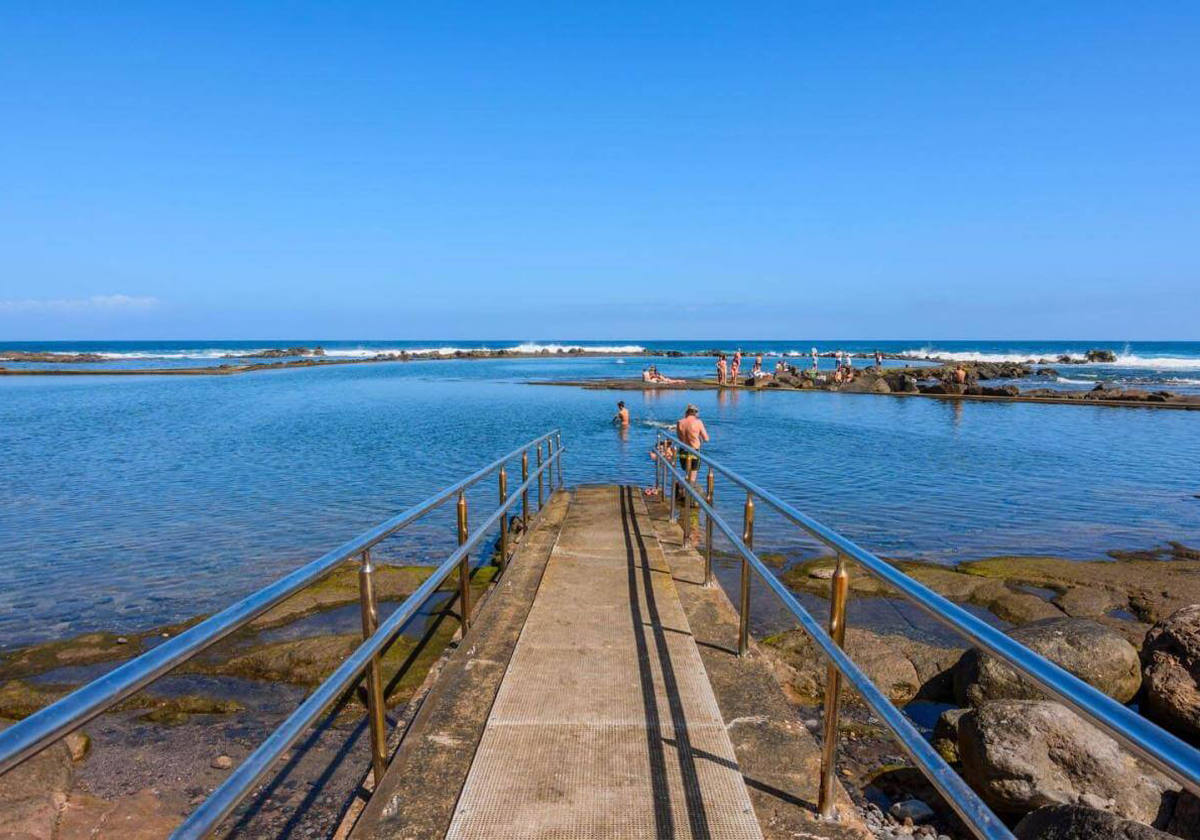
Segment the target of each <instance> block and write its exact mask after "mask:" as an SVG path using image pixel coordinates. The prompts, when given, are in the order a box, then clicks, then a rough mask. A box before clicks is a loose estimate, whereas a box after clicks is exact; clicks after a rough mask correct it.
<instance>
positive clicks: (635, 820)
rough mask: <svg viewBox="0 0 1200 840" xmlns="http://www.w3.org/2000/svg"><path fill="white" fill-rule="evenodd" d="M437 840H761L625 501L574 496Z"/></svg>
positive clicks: (654, 554)
mask: <svg viewBox="0 0 1200 840" xmlns="http://www.w3.org/2000/svg"><path fill="white" fill-rule="evenodd" d="M447 836H448V837H450V838H455V840H459V838H462V840H466V839H467V838H480V840H483V839H484V838H486V840H494V838H510V837H529V838H562V840H568V838H596V840H599V839H600V838H629V837H647V838H655V837H657V838H668V837H679V838H688V837H706V838H713V840H725V838H728V839H729V840H735V839H736V838H759V837H761V836H762V834H761V833H760V831H759V826H758V822H757V820H756V819H755V815H754V811H753V808H752V807H751V804H750V798H749V796H748V795H747V791H746V786H745V783H744V781H743V779H742V775H741V773H740V772H739V770H738V765H737V759H736V757H735V754H734V750H733V746H732V744H731V743H730V740H729V735H728V734H727V732H726V729H725V724H724V722H723V721H722V718H721V713H720V710H719V709H718V707H717V702H716V699H715V698H714V696H713V691H712V688H711V687H710V685H709V681H708V676H707V674H706V673H705V670H704V664H703V662H702V661H701V659H700V655H699V652H698V650H697V648H696V642H695V640H694V639H693V638H692V635H691V631H690V629H689V627H688V621H687V617H686V616H685V614H684V611H683V609H682V608H681V606H680V602H679V597H678V594H677V592H676V589H675V584H674V582H673V581H672V579H671V572H670V568H669V566H668V565H667V563H666V560H665V559H664V557H663V553H662V549H661V548H660V546H659V543H658V540H657V538H656V537H655V532H654V528H653V526H652V524H651V522H650V520H649V517H648V515H647V513H646V508H645V505H644V504H643V502H642V499H641V497H640V495H639V494H638V493H637V492H636V490H630V489H628V488H619V487H613V486H606V487H582V488H579V489H578V490H577V491H576V492H575V496H574V499H573V500H572V502H571V506H570V509H569V510H568V511H567V516H566V520H565V521H564V523H563V527H562V531H561V533H560V534H559V537H558V541H557V543H556V544H555V546H554V549H553V551H552V553H551V555H550V560H549V563H548V564H547V566H546V570H545V573H544V575H543V577H542V581H541V585H540V587H539V589H538V593H537V598H536V600H535V601H534V604H533V607H532V609H531V610H530V612H529V616H528V618H527V619H526V621H525V625H524V628H523V629H522V631H521V635H520V638H519V640H518V642H517V646H516V649H515V650H514V652H513V655H512V659H511V661H510V663H509V666H508V670H507V671H506V672H505V674H504V678H503V681H502V682H501V684H500V689H499V691H498V693H497V695H496V699H495V703H494V704H493V706H492V709H491V713H490V715H489V717H488V720H487V724H486V727H485V729H484V732H483V738H482V740H481V741H480V744H479V748H478V750H477V751H476V753H475V758H474V762H473V763H472V765H471V769H470V772H469V774H468V776H467V780H466V784H465V785H464V787H463V790H462V794H461V796H460V797H459V800H458V804H457V807H456V809H455V812H454V817H453V820H452V822H451V825H450V830H449V832H448V834H447Z"/></svg>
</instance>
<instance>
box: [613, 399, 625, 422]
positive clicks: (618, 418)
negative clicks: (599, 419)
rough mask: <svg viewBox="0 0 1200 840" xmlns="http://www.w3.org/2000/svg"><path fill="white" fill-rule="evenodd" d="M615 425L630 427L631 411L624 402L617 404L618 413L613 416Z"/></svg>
mask: <svg viewBox="0 0 1200 840" xmlns="http://www.w3.org/2000/svg"><path fill="white" fill-rule="evenodd" d="M613 423H614V424H615V425H617V426H621V427H622V428H627V427H628V426H629V409H628V408H626V407H625V401H624V400H621V401H619V402H618V403H617V413H616V414H615V415H614V416H613Z"/></svg>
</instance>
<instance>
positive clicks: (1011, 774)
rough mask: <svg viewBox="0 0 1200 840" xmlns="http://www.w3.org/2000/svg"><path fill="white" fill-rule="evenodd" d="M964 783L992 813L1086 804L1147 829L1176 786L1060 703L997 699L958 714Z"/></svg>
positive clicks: (1171, 798)
mask: <svg viewBox="0 0 1200 840" xmlns="http://www.w3.org/2000/svg"><path fill="white" fill-rule="evenodd" d="M958 753H959V757H960V759H961V761H962V770H963V777H964V778H965V779H966V780H967V782H968V783H969V784H970V785H971V787H973V788H974V789H975V790H976V791H978V792H979V794H980V796H982V797H983V799H984V801H986V802H987V803H988V804H989V805H990V806H991V807H992V808H993V809H994V810H995V811H996V812H997V813H1001V814H1006V815H1009V816H1020V815H1023V814H1027V813H1029V812H1030V811H1033V810H1035V809H1037V808H1041V807H1043V806H1045V805H1086V806H1088V807H1090V808H1098V809H1100V810H1104V811H1111V812H1112V813H1114V814H1117V815H1118V816H1121V817H1125V818H1126V819H1131V820H1136V821H1138V822H1142V823H1146V824H1151V823H1153V822H1155V821H1156V820H1157V819H1159V818H1160V817H1161V816H1162V815H1163V814H1164V812H1165V811H1167V810H1169V808H1170V806H1171V803H1172V802H1173V801H1174V797H1175V793H1176V792H1177V791H1178V785H1175V784H1173V783H1172V782H1171V781H1170V780H1169V779H1168V778H1167V777H1166V776H1164V775H1162V774H1161V773H1159V772H1158V771H1157V770H1154V769H1152V768H1150V767H1149V766H1147V765H1145V764H1143V763H1141V762H1140V761H1138V760H1137V759H1135V758H1134V757H1133V756H1132V755H1130V754H1129V753H1127V752H1125V751H1124V750H1122V749H1121V747H1120V745H1118V744H1117V742H1116V741H1114V740H1113V739H1112V738H1110V737H1109V736H1108V735H1106V734H1104V733H1103V732H1101V731H1100V730H1099V729H1097V728H1096V727H1094V726H1092V725H1091V724H1089V723H1087V722H1085V721H1084V720H1082V719H1081V718H1079V717H1078V716H1077V715H1075V713H1074V712H1071V711H1070V710H1069V709H1067V708H1066V707H1065V706H1061V705H1059V704H1058V703H1050V702H1046V701H1038V700H996V701H992V702H989V703H984V704H983V705H982V706H979V707H978V708H976V709H972V710H971V711H970V712H968V713H967V714H965V715H963V716H962V719H961V720H960V721H959V725H958Z"/></svg>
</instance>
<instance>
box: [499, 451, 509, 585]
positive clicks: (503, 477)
mask: <svg viewBox="0 0 1200 840" xmlns="http://www.w3.org/2000/svg"><path fill="white" fill-rule="evenodd" d="M499 481H500V507H501V508H503V507H504V503H505V502H506V501H508V468H507V467H505V466H504V465H503V464H502V465H501V466H500V478H499ZM507 565H508V511H505V512H504V513H502V514H500V571H504V567H505V566H507Z"/></svg>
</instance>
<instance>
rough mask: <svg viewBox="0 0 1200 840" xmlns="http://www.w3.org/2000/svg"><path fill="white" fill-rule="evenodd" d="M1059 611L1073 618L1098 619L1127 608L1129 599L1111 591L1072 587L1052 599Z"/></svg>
mask: <svg viewBox="0 0 1200 840" xmlns="http://www.w3.org/2000/svg"><path fill="white" fill-rule="evenodd" d="M1054 603H1055V604H1057V605H1058V607H1059V609H1061V610H1062V611H1063V612H1065V613H1066V614H1067V615H1069V616H1073V617H1075V618H1098V617H1100V616H1102V615H1107V614H1108V613H1110V612H1112V611H1113V610H1115V609H1118V608H1120V609H1124V608H1125V607H1128V606H1129V599H1128V598H1125V597H1122V596H1121V595H1119V594H1117V593H1116V592H1113V591H1112V590H1111V589H1097V588H1096V587H1092V586H1072V587H1071V588H1070V589H1068V590H1067V591H1066V592H1063V593H1061V594H1059V595H1057V596H1055V598H1054Z"/></svg>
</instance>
